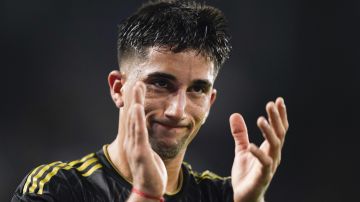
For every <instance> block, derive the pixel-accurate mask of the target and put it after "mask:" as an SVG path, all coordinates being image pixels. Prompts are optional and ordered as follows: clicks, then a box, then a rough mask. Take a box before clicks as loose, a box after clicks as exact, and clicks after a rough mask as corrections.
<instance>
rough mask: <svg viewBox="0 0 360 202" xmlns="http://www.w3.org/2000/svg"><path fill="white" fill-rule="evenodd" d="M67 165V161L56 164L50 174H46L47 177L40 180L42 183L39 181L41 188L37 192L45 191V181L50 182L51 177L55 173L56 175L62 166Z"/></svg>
mask: <svg viewBox="0 0 360 202" xmlns="http://www.w3.org/2000/svg"><path fill="white" fill-rule="evenodd" d="M66 165H67V164H66V163H61V164H59V165H57V166H55V167H54V168H53V169H52V171H51V172H50V173H48V174H47V175H46V177H45V178H44V179H42V180H41V181H40V183H39V190H38V192H37V193H38V194H42V193H43V191H44V185H45V183H47V182H49V181H50V179H51V178H52V177H53V176H54V175H56V174H57V173H58V171H59V170H60V169H61V168H63V167H64V166H66Z"/></svg>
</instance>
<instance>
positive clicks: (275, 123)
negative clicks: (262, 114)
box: [266, 102, 285, 140]
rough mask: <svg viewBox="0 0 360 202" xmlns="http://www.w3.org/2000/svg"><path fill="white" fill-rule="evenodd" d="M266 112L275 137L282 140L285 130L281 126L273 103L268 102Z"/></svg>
mask: <svg viewBox="0 0 360 202" xmlns="http://www.w3.org/2000/svg"><path fill="white" fill-rule="evenodd" d="M266 111H267V114H268V118H269V121H270V125H271V127H272V128H273V129H274V131H275V133H276V135H277V136H278V137H279V138H280V139H281V140H282V139H283V137H284V135H285V128H284V126H283V124H282V121H281V118H280V114H279V112H278V110H277V108H276V106H275V103H274V102H268V103H267V105H266Z"/></svg>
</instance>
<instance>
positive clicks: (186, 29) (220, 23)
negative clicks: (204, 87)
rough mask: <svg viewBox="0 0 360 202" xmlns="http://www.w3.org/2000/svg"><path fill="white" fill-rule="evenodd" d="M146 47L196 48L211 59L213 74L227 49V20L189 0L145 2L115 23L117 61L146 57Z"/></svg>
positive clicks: (229, 48)
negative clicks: (117, 25) (139, 55)
mask: <svg viewBox="0 0 360 202" xmlns="http://www.w3.org/2000/svg"><path fill="white" fill-rule="evenodd" d="M149 47H160V48H166V49H168V50H170V51H172V52H174V53H178V52H181V51H186V50H195V51H198V53H200V54H202V55H203V56H205V57H209V58H210V60H211V61H213V62H214V66H215V75H216V74H217V72H218V71H219V69H220V67H221V66H222V64H223V63H224V62H225V60H226V59H228V58H229V53H230V50H231V45H230V34H229V32H228V27H227V20H226V19H225V16H224V15H223V13H222V12H221V11H220V10H219V9H217V8H214V7H211V6H208V5H205V4H203V3H197V2H195V1H191V0H187V1H183V0H182V1H181V0H180V1H172V0H156V1H149V2H148V3H146V4H144V5H142V6H141V7H140V8H139V9H138V10H137V11H136V12H135V13H134V14H133V15H132V16H130V17H128V18H127V19H125V20H124V21H123V22H122V23H121V24H120V25H119V34H118V47H117V49H118V60H119V64H121V61H122V60H126V59H127V58H128V57H133V56H135V55H136V54H141V56H146V55H147V50H148V48H149Z"/></svg>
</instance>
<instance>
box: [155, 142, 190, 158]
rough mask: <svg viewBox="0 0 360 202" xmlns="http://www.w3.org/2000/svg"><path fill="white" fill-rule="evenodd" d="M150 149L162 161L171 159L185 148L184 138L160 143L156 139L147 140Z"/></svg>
mask: <svg viewBox="0 0 360 202" xmlns="http://www.w3.org/2000/svg"><path fill="white" fill-rule="evenodd" d="M149 141H150V144H151V147H152V149H153V150H154V151H155V152H156V153H157V154H158V155H159V156H160V157H161V158H162V159H163V160H166V159H173V158H175V157H176V156H177V155H178V154H179V153H180V151H181V150H182V149H183V148H184V147H185V142H186V138H183V139H181V140H180V141H176V142H169V141H161V140H158V139H156V138H152V137H150V138H149Z"/></svg>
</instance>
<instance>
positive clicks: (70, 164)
mask: <svg viewBox="0 0 360 202" xmlns="http://www.w3.org/2000/svg"><path fill="white" fill-rule="evenodd" d="M94 155H95V153H91V154H89V155H86V156H84V157H83V158H81V159H80V160H75V161H71V162H70V163H68V165H67V166H66V167H65V168H64V169H65V170H70V169H71V168H72V167H73V166H74V165H76V164H78V163H82V162H84V161H86V160H88V159H89V158H91V157H93V156H94Z"/></svg>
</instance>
